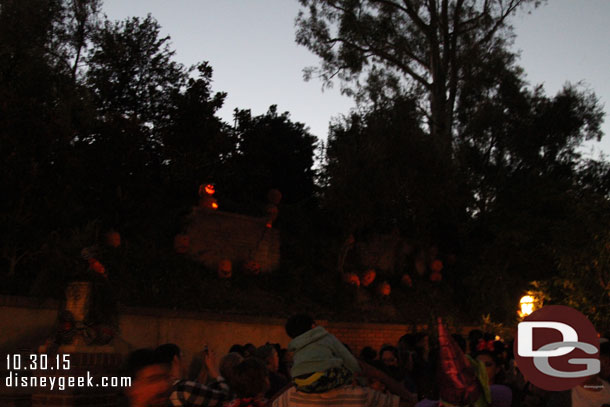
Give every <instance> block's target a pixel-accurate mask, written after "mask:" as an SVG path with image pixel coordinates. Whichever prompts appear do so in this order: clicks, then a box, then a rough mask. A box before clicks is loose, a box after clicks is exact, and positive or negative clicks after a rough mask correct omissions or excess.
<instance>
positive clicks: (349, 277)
mask: <svg viewBox="0 0 610 407" xmlns="http://www.w3.org/2000/svg"><path fill="white" fill-rule="evenodd" d="M343 281H345V282H346V283H347V284H349V285H354V286H356V287H360V277H358V275H357V274H356V273H345V274H344V275H343Z"/></svg>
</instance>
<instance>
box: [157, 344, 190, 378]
mask: <svg viewBox="0 0 610 407" xmlns="http://www.w3.org/2000/svg"><path fill="white" fill-rule="evenodd" d="M155 352H156V353H157V355H158V357H159V360H160V361H161V362H162V363H165V364H167V365H168V368H169V374H170V375H171V376H172V377H174V378H176V379H181V378H182V376H183V374H184V371H183V365H182V352H181V351H180V348H179V347H178V345H176V344H174V343H166V344H163V345H160V346H158V347H157V349H155Z"/></svg>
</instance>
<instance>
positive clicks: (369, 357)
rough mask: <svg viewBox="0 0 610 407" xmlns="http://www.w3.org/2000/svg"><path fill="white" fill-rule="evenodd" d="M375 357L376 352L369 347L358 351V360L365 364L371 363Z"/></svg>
mask: <svg viewBox="0 0 610 407" xmlns="http://www.w3.org/2000/svg"><path fill="white" fill-rule="evenodd" d="M376 357H377V351H376V350H375V349H373V348H371V347H370V346H365V347H364V348H362V350H361V351H360V359H362V360H364V361H366V362H372V361H373V360H375V358H376Z"/></svg>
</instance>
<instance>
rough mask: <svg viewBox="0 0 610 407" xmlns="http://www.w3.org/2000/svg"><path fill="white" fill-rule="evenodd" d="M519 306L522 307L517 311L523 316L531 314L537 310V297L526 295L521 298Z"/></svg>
mask: <svg viewBox="0 0 610 407" xmlns="http://www.w3.org/2000/svg"><path fill="white" fill-rule="evenodd" d="M519 307H520V308H521V309H520V310H519V311H517V313H518V314H519V316H520V317H521V318H525V317H526V316H528V315H529V314H531V313H532V312H534V311H535V308H536V298H534V296H533V295H524V296H523V297H521V299H520V300H519Z"/></svg>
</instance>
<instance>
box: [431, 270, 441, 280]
mask: <svg viewBox="0 0 610 407" xmlns="http://www.w3.org/2000/svg"><path fill="white" fill-rule="evenodd" d="M442 280H443V275H442V274H441V272H440V271H435V272H433V273H432V274H430V281H434V282H435V283H438V282H440V281H442Z"/></svg>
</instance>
